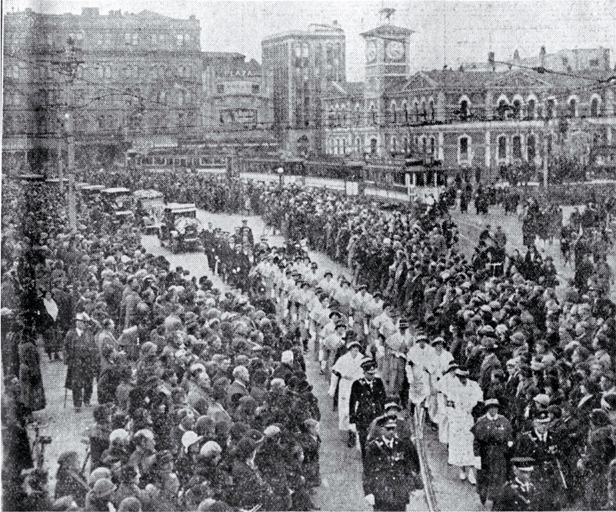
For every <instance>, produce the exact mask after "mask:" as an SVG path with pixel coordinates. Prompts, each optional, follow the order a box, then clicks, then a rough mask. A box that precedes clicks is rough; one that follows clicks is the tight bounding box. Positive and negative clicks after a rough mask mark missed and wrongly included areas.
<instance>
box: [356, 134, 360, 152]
mask: <svg viewBox="0 0 616 512" xmlns="http://www.w3.org/2000/svg"><path fill="white" fill-rule="evenodd" d="M355 148H356V150H357V152H358V153H361V139H360V138H359V137H357V140H356V141H355Z"/></svg>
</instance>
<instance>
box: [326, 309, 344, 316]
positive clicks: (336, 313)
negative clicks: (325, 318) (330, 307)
mask: <svg viewBox="0 0 616 512" xmlns="http://www.w3.org/2000/svg"><path fill="white" fill-rule="evenodd" d="M333 316H338V318H342V313H340V311H336V310H334V311H332V312H331V313H330V314H329V318H331V317H333Z"/></svg>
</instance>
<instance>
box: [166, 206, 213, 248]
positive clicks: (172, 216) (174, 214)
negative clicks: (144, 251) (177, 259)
mask: <svg viewBox="0 0 616 512" xmlns="http://www.w3.org/2000/svg"><path fill="white" fill-rule="evenodd" d="M200 231H201V223H200V222H199V220H198V219H197V208H196V207H195V205H194V203H169V204H167V205H166V206H165V209H164V213H163V222H162V225H161V226H160V228H159V230H158V237H159V239H160V245H161V246H162V247H167V248H168V249H169V250H170V251H171V252H173V253H176V252H181V251H182V252H183V251H200V250H202V245H201V238H200Z"/></svg>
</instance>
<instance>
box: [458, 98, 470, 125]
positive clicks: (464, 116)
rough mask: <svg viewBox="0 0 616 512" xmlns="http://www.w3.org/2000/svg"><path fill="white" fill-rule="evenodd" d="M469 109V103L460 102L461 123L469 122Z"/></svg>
mask: <svg viewBox="0 0 616 512" xmlns="http://www.w3.org/2000/svg"><path fill="white" fill-rule="evenodd" d="M468 116H469V109H468V101H466V100H462V101H461V102H460V121H468Z"/></svg>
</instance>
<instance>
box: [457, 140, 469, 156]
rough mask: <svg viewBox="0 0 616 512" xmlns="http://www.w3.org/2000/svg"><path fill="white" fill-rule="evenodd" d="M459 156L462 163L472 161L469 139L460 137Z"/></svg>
mask: <svg viewBox="0 0 616 512" xmlns="http://www.w3.org/2000/svg"><path fill="white" fill-rule="evenodd" d="M458 155H459V160H460V162H468V161H469V160H470V141H469V139H468V137H460V139H459V141H458Z"/></svg>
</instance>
